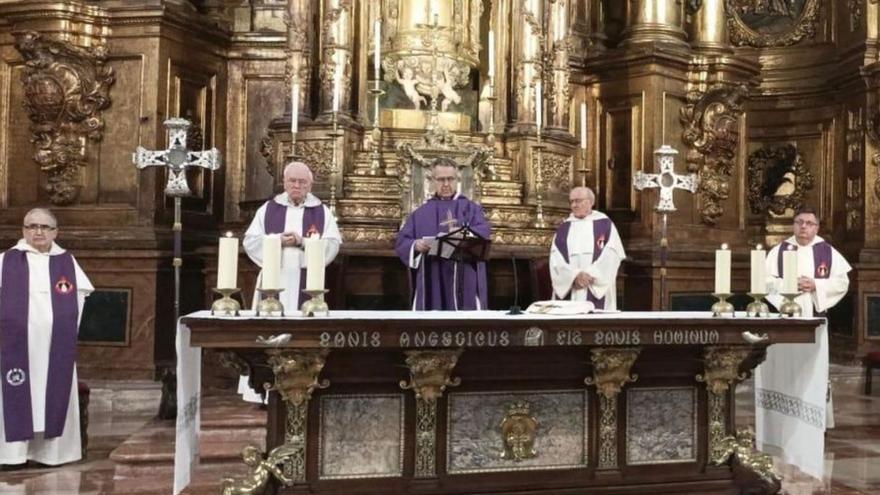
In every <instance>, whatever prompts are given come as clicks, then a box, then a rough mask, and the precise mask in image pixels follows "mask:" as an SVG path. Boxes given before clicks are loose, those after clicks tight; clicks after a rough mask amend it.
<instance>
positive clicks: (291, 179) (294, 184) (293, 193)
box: [284, 162, 314, 205]
mask: <svg viewBox="0 0 880 495" xmlns="http://www.w3.org/2000/svg"><path fill="white" fill-rule="evenodd" d="M313 181H314V175H312V170H311V169H310V168H309V166H308V165H306V164H305V163H303V162H290V163H288V164H287V165H286V166H285V167H284V192H286V193H287V197H288V199H290V202H291V203H293V204H297V205H298V204H300V203H302V202H303V201H304V200H305V199H306V196H307V195H308V194H309V193H310V192H311V191H312V182H313Z"/></svg>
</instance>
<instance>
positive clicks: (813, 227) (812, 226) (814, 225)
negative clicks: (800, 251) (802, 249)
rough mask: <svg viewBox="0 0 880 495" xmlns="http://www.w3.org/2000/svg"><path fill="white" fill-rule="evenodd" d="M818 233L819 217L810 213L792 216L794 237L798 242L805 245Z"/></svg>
mask: <svg viewBox="0 0 880 495" xmlns="http://www.w3.org/2000/svg"><path fill="white" fill-rule="evenodd" d="M818 233H819V219H818V218H816V215H813V214H812V213H801V214H800V215H798V216H796V217H794V237H795V238H796V239H797V242H798V244H800V245H802V246H806V245H808V244H809V243H811V242H813V239H814V238H815V237H816V234H818Z"/></svg>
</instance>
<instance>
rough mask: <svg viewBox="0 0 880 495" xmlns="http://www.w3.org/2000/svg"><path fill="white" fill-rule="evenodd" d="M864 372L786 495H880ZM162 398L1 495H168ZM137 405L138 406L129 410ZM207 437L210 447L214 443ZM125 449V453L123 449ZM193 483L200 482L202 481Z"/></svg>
mask: <svg viewBox="0 0 880 495" xmlns="http://www.w3.org/2000/svg"><path fill="white" fill-rule="evenodd" d="M860 373H861V371H860V370H859V369H858V368H857V367H845V366H834V367H833V369H832V381H833V382H834V384H835V419H836V422H837V427H836V428H834V429H833V430H829V432H828V435H827V437H826V473H827V476H826V478H825V479H823V480H814V479H811V478H809V477H808V476H806V475H804V474H802V473H799V472H797V470H796V469H793V468H792V467H791V466H785V465H779V466H777V468H778V471H779V472H780V473H782V475H783V477H784V481H783V493H786V494H791V495H807V494H809V495H818V494H832V495H862V494H865V495H867V494H880V386H878V387H875V390H874V393H873V395H872V396H871V397H867V396H865V395H863V394H861V375H860ZM875 381H876V380H875ZM119 386H120V387H122V386H124V385H119ZM141 388H149V387H146V386H144V387H141ZM157 393H158V392H156V391H155V390H152V389H150V390H148V391H147V392H146V393H145V392H144V391H143V390H141V391H140V392H139V393H137V394H131V395H130V397H129V400H128V401H125V400H123V401H121V402H123V403H126V404H128V405H127V406H121V407H117V406H115V405H111V406H109V407H108V405H107V404H106V403H104V402H102V401H101V400H100V398H99V400H98V401H95V400H94V399H93V405H94V406H95V407H94V408H90V412H91V418H90V420H91V423H90V426H89V439H90V442H89V448H88V453H87V456H86V458H85V459H83V460H82V461H80V462H77V463H73V464H70V465H66V466H63V467H57V468H51V467H41V466H32V465H28V466H25V467H21V468H17V469H14V470H10V469H9V468H8V467H4V468H3V470H2V471H0V495H30V494H71V495H72V494H110V493H124V494H154V493H155V494H168V493H171V471H170V467H169V458H170V456H171V454H172V453H173V428H174V422H173V421H157V420H154V419H153V416H154V415H155V408H154V407H153V404H155V403H157V402H151V400H152V399H153V398H154V397H155V398H157V397H156V395H155V394H157ZM124 394H125V392H118V393H117V395H124ZM751 397H752V395H751V388H750V383H748V382H746V383H744V384H742V385H740V387H739V388H738V390H737V402H738V407H737V424H738V427H744V426H748V425H749V424H751V422H753V420H754V416H753V414H752V413H751V407H752V399H751ZM219 399H221V398H216V399H214V400H211V399H210V398H209V399H206V403H205V413H204V414H205V415H209V416H210V415H213V416H214V417H213V418H211V417H209V418H204V417H203V425H204V424H205V422H206V421H207V422H208V424H209V425H210V424H213V425H214V426H213V427H214V428H220V429H222V428H223V427H224V422H229V421H230V419H229V418H231V417H233V416H235V415H241V414H244V415H245V416H248V417H249V418H251V419H250V421H251V425H250V427H253V426H254V425H253V424H252V423H253V422H254V421H255V420H256V421H258V420H261V419H262V418H264V416H260V415H259V413H253V412H248V411H247V410H238V409H234V410H233V409H231V408H228V406H224V405H222V404H223V403H228V401H226V400H225V399H224V400H223V401H221V400H219ZM138 401H141V403H137V402H138ZM132 402H134V403H135V404H134V405H132V404H131V403H132ZM114 404H115V403H114ZM212 404H213V405H212ZM242 411H244V413H242ZM262 420H263V421H264V419H262ZM242 421H243V420H242V417H241V416H239V417H238V418H237V419H236V422H237V424H242ZM244 421H245V422H247V421H248V419H247V418H245V420H244ZM224 435H228V433H225V434H224ZM224 438H228V436H224ZM208 440H209V442H210V438H209V439H208ZM217 443H218V446H217V448H214V449H211V448H209V449H208V450H213V451H214V452H215V453H216V455H217V456H218V459H221V461H222V462H220V463H218V464H217V465H216V467H215V469H210V470H208V471H207V473H203V475H205V474H207V476H208V477H210V478H212V479H219V478H220V477H221V476H223V475H229V474H231V473H230V472H229V471H228V469H224V468H223V467H222V466H224V464H223V462H226V463H227V464H225V466H228V465H229V464H228V463H229V462H231V461H233V459H232V457H234V455H235V454H234V452H235V449H227V448H225V447H224V446H222V445H219V444H220V442H217ZM226 443H228V442H226ZM123 445H124V448H120V446H123ZM236 448H237V447H236ZM114 451H116V452H115V453H114V454H113V455H112V458H114V459H116V460H117V461H118V460H120V459H122V458H124V457H125V455H124V453H122V451H126V452H129V453H131V452H134V453H135V455H141V456H145V459H147V460H148V461H149V462H147V463H146V467H145V468H143V469H141V468H136V469H132V468H131V467H125V466H122V465H121V464H120V463H119V462H114V460H112V459H111V453H112V452H114ZM227 451H229V452H227ZM138 452H140V454H137V453H138ZM224 456H226V457H224ZM230 456H232V457H230ZM150 463H153V464H150ZM195 483H196V485H198V476H197V477H196V482H195ZM213 483H216V482H215V481H214V482H212V484H213ZM208 486H210V485H204V484H203V485H202V488H201V489H199V487H198V486H196V487H195V488H196V489H195V490H193V491H194V492H197V493H203V492H204V493H216V488H211V489H207V487H208ZM213 486H214V487H216V485H213Z"/></svg>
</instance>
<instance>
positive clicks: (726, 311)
mask: <svg viewBox="0 0 880 495" xmlns="http://www.w3.org/2000/svg"><path fill="white" fill-rule="evenodd" d="M712 295H713V296H715V298H716V299H718V302H716V303H715V304H713V305H712V316H714V317H719V316H725V315H728V316H731V317H733V316H734V309H733V304H730V303H729V302H727V299H728V298H729V297H730V296H732V295H733V294H718V293H715V294H712Z"/></svg>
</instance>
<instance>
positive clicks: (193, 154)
mask: <svg viewBox="0 0 880 495" xmlns="http://www.w3.org/2000/svg"><path fill="white" fill-rule="evenodd" d="M190 125H191V124H190V122H189V121H188V120H186V119H178V118H174V119H168V120H166V121H165V127H166V128H168V149H167V150H161V151H150V150H147V149H144V148H143V147H141V146H138V147H137V150H136V151H135V152H134V154H132V157H131V159H132V162H134V164H135V165H137V168H139V169H143V168H146V167H150V166H164V167H168V183H167V184H166V185H165V194H166V195H167V196H171V197H177V198H180V197H184V196H189V195H190V194H192V192H191V191H190V190H189V186H187V184H186V174H185V172H186V167H202V168H206V169H208V170H217V169H218V168H220V152H219V151H218V150H217V149H216V148H211V149H209V150H204V151H190V150H188V149H187V147H186V134H187V130H188V129H189V127H190Z"/></svg>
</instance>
